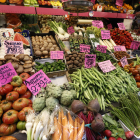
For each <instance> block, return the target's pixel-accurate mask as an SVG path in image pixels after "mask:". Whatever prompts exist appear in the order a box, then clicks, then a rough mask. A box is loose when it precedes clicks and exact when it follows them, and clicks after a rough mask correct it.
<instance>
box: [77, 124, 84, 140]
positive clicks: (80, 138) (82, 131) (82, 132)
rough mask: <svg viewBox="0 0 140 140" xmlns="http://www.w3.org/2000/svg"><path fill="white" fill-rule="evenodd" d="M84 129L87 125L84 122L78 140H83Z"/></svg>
mask: <svg viewBox="0 0 140 140" xmlns="http://www.w3.org/2000/svg"><path fill="white" fill-rule="evenodd" d="M84 127H85V123H84V121H83V123H82V125H81V126H80V129H79V132H78V140H82V137H83V134H84Z"/></svg>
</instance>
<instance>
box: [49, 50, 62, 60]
mask: <svg viewBox="0 0 140 140" xmlns="http://www.w3.org/2000/svg"><path fill="white" fill-rule="evenodd" d="M63 57H64V52H63V51H51V54H50V58H51V59H63Z"/></svg>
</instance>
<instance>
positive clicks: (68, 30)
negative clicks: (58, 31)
mask: <svg viewBox="0 0 140 140" xmlns="http://www.w3.org/2000/svg"><path fill="white" fill-rule="evenodd" d="M67 32H68V33H69V34H73V33H74V32H75V31H74V29H73V27H72V26H71V27H69V28H68V29H67Z"/></svg>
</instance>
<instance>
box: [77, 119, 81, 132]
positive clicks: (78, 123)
mask: <svg viewBox="0 0 140 140" xmlns="http://www.w3.org/2000/svg"><path fill="white" fill-rule="evenodd" d="M77 129H78V130H77V133H78V132H79V130H80V118H79V117H77Z"/></svg>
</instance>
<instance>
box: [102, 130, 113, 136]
mask: <svg viewBox="0 0 140 140" xmlns="http://www.w3.org/2000/svg"><path fill="white" fill-rule="evenodd" d="M104 135H105V136H107V137H108V138H109V137H111V135H112V132H111V131H110V130H105V131H104Z"/></svg>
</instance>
